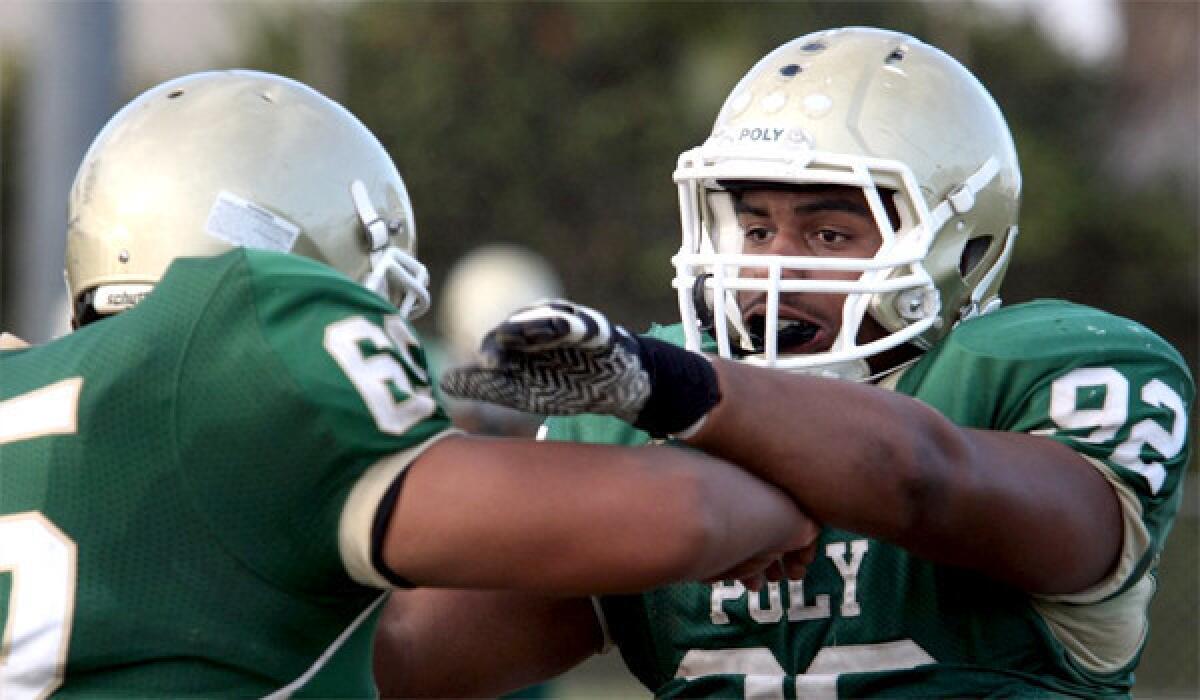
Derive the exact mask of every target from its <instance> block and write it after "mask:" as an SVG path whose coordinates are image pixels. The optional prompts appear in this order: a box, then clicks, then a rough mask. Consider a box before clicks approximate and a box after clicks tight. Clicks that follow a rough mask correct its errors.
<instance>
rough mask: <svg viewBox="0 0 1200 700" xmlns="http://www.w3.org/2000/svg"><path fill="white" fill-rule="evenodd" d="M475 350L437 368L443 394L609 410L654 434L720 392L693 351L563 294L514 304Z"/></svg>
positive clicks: (698, 411)
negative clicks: (470, 358)
mask: <svg viewBox="0 0 1200 700" xmlns="http://www.w3.org/2000/svg"><path fill="white" fill-rule="evenodd" d="M481 353H482V359H481V362H480V363H479V364H477V365H468V366H465V367H459V368H455V369H452V370H450V371H448V372H447V373H446V374H445V375H444V376H443V377H442V381H441V385H442V389H443V390H444V391H445V392H446V393H447V394H448V395H450V396H455V397H459V398H465V399H474V400H476V401H487V402H490V403H496V404H500V405H502V406H508V407H510V408H515V409H517V410H521V411H527V412H530V413H539V414H543V415H577V414H580V413H600V414H607V415H612V416H616V417H617V418H620V419H622V420H624V421H627V422H629V423H632V424H633V425H634V426H635V427H638V428H640V429H642V430H645V431H647V432H649V433H650V434H651V435H654V436H656V437H663V436H665V435H667V434H674V433H677V432H681V431H684V430H686V429H688V428H689V427H691V426H693V425H694V424H696V422H697V421H698V420H700V418H702V417H703V416H704V415H706V414H707V413H708V411H709V410H710V409H711V408H712V406H713V405H715V404H716V402H717V400H719V398H720V395H719V393H718V392H717V383H716V374H715V372H714V371H713V369H712V366H711V365H710V364H709V363H708V361H707V360H706V359H704V358H703V357H702V356H700V355H697V354H695V353H691V352H688V351H686V350H684V349H683V348H679V347H676V346H674V345H670V344H668V343H664V342H662V341H660V340H656V339H654V338H648V337H645V336H635V335H632V334H631V333H629V332H628V331H626V330H625V329H624V328H621V327H620V326H616V325H613V324H612V323H611V322H609V320H608V319H607V318H605V317H604V315H603V314H601V313H600V312H598V311H596V310H594V309H590V308H588V307H586V306H581V305H579V304H575V303H572V302H569V301H563V300H553V301H546V302H541V303H538V304H535V305H533V306H530V307H526V308H524V309H521V310H519V311H516V312H514V313H513V314H512V315H511V316H509V317H508V318H507V319H505V320H504V321H502V322H500V324H499V325H497V326H496V327H495V328H493V329H492V330H491V331H490V332H488V334H487V335H486V336H485V337H484V339H483V344H482V347H481Z"/></svg>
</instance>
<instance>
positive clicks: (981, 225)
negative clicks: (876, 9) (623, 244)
mask: <svg viewBox="0 0 1200 700" xmlns="http://www.w3.org/2000/svg"><path fill="white" fill-rule="evenodd" d="M674 177H675V181H676V183H677V184H678V188H679V202H680V209H681V216H682V224H683V243H682V246H681V248H680V250H679V253H678V254H677V255H676V256H675V257H674V259H673V262H674V265H675V269H676V275H675V279H674V282H673V285H674V287H675V288H676V290H677V293H678V298H679V306H680V310H681V315H682V318H683V321H684V330H685V333H686V337H687V345H688V347H689V348H690V349H693V350H699V349H700V348H701V346H702V344H703V342H704V332H705V331H708V332H711V333H712V334H713V335H714V336H715V340H716V347H717V351H718V353H719V354H720V355H722V356H724V357H737V358H742V359H745V360H747V361H750V362H753V363H757V364H764V365H767V366H777V367H781V368H786V369H794V370H800V371H807V372H817V373H821V374H828V375H833V376H841V377H847V378H855V379H862V378H865V377H867V376H869V375H870V374H871V373H872V372H874V373H878V372H880V371H883V370H886V369H888V368H890V367H891V366H894V364H895V362H896V361H897V360H896V358H900V359H903V358H904V357H905V356H909V357H911V356H912V355H915V354H917V353H919V352H920V351H922V350H925V349H928V348H929V347H931V346H932V345H933V344H935V343H936V342H937V341H938V340H940V339H941V338H942V337H944V336H945V335H946V334H947V333H948V332H949V331H950V329H951V328H952V327H953V326H954V325H955V324H956V323H958V322H959V321H961V320H964V319H966V318H970V317H972V316H974V315H977V314H981V313H986V312H988V311H990V310H993V309H994V308H996V307H997V306H999V303H1000V300H999V297H998V289H999V286H1000V282H1001V279H1002V278H1003V276H1004V272H1005V268H1006V267H1007V264H1008V260H1009V256H1010V254H1011V252H1012V246H1013V242H1014V240H1015V238H1016V234H1017V227H1016V219H1017V209H1018V200H1019V196H1020V188H1021V175H1020V171H1019V169H1018V165H1017V157H1016V152H1015V149H1014V147H1013V142H1012V137H1011V135H1010V133H1009V130H1008V127H1007V125H1006V124H1005V121H1004V117H1003V115H1001V113H1000V111H999V109H998V108H997V107H996V104H995V102H994V101H993V100H992V98H991V96H990V95H989V94H988V93H987V91H986V90H985V89H984V87H983V86H982V85H981V84H980V83H979V81H978V80H976V79H975V77H974V76H972V75H971V74H970V73H969V72H968V71H967V70H966V69H965V68H963V66H962V65H961V64H959V63H958V61H956V60H955V59H953V58H951V57H950V56H948V55H947V54H945V53H943V52H942V51H940V50H938V49H937V48H934V47H932V46H929V45H927V44H924V43H922V42H920V41H918V40H917V39H914V38H912V37H909V36H906V35H904V34H899V33H896V32H892V31H885V30H879V29H869V28H859V27H851V28H844V29H836V30H830V31H823V32H817V33H814V34H809V35H807V36H803V37H800V38H798V39H795V40H793V41H790V42H788V43H787V44H784V45H783V46H781V47H779V48H778V49H776V50H774V51H772V52H771V53H769V54H768V55H767V56H766V57H764V58H763V59H762V60H761V61H759V62H758V64H756V65H755V66H754V67H753V68H752V69H751V70H750V71H749V72H748V73H747V74H746V75H745V77H743V78H742V80H741V81H740V82H739V83H738V84H737V86H736V87H735V88H734V89H733V91H732V92H731V93H730V95H729V98H728V99H727V100H726V102H725V104H724V106H723V107H722V109H721V111H720V113H719V114H718V116H717V120H716V124H715V126H714V128H713V131H712V135H711V136H710V137H709V138H708V140H707V141H705V142H704V144H703V145H701V146H700V147H698V148H694V149H691V150H689V151H686V152H685V153H683V154H682V155H681V156H680V158H679V164H678V168H677V170H676V171H675V175H674ZM864 224H865V225H864ZM849 229H853V230H849ZM714 319H719V322H714Z"/></svg>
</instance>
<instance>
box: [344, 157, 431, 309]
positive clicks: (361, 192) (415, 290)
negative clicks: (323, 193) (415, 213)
mask: <svg viewBox="0 0 1200 700" xmlns="http://www.w3.org/2000/svg"><path fill="white" fill-rule="evenodd" d="M350 196H351V197H352V198H353V199H354V209H355V210H356V211H357V212H358V218H359V219H361V220H362V223H363V228H364V229H365V231H366V234H367V236H366V237H367V245H368V246H369V247H370V249H371V253H370V264H371V270H370V272H368V273H367V276H366V278H364V279H363V280H362V285H363V286H364V287H366V288H367V289H370V290H371V291H373V292H375V293H376V294H378V295H380V296H382V297H383V298H384V299H388V300H390V301H392V302H393V303H394V304H396V307H397V308H398V309H399V310H400V313H401V315H403V316H404V317H405V318H406V319H409V320H411V319H414V318H418V317H420V316H421V315H422V314H424V313H425V312H426V311H428V310H429V271H428V270H426V269H425V266H424V265H422V264H421V263H420V262H419V261H418V260H417V259H416V258H415V257H413V256H412V255H411V254H409V253H407V252H405V251H403V250H401V249H400V248H397V247H396V246H394V245H391V243H390V239H391V233H392V231H393V230H399V228H400V226H402V225H404V224H405V223H407V222H403V221H396V222H389V221H385V220H384V219H383V217H382V216H380V215H379V212H378V211H376V209H375V205H374V204H372V203H371V198H370V197H369V196H368V195H367V186H366V185H365V184H363V181H362V180H355V181H354V182H353V183H351V184H350ZM401 295H402V296H401Z"/></svg>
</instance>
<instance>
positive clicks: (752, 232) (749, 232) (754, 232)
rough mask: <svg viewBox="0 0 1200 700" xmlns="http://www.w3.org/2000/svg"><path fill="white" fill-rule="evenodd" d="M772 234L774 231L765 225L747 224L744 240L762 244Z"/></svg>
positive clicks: (753, 243)
mask: <svg viewBox="0 0 1200 700" xmlns="http://www.w3.org/2000/svg"><path fill="white" fill-rule="evenodd" d="M774 235H775V232H774V231H772V230H771V229H769V228H767V227H766V226H748V227H746V231H745V238H746V242H747V243H749V244H751V245H763V244H764V243H767V242H768V241H770V240H771V237H772V236H774Z"/></svg>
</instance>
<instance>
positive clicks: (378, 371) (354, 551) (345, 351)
mask: <svg viewBox="0 0 1200 700" xmlns="http://www.w3.org/2000/svg"><path fill="white" fill-rule="evenodd" d="M395 314H396V310H395V308H394V307H392V306H391V305H389V304H388V303H387V302H385V301H384V300H382V299H381V298H379V297H378V296H376V295H375V294H373V293H371V292H369V291H367V290H366V289H363V288H362V287H360V286H359V285H357V284H355V283H353V282H352V281H350V280H349V279H347V278H345V277H343V276H342V275H340V274H339V273H337V272H335V271H333V270H332V269H330V268H328V267H325V266H323V265H320V264H318V263H315V262H313V261H310V260H306V259H304V258H300V257H297V256H290V255H280V254H273V253H263V252H255V251H246V250H240V249H238V250H234V251H231V252H229V253H227V254H224V255H221V256H218V257H213V258H204V259H182V260H178V261H176V262H175V263H174V264H173V265H172V266H171V267H170V269H169V270H168V271H167V273H166V275H165V276H164V278H163V279H162V281H161V282H160V283H159V284H158V285H157V286H156V288H155V290H154V292H153V293H152V294H150V295H149V296H148V297H147V298H146V299H145V300H144V301H142V302H141V303H139V304H138V305H137V306H136V307H134V308H133V309H130V310H129V311H126V312H123V313H121V314H119V315H117V316H115V317H112V318H109V319H105V320H102V321H99V322H96V323H93V324H91V325H89V326H87V327H85V328H83V329H81V330H79V331H77V332H75V333H71V334H70V335H68V336H65V337H63V338H61V339H58V340H56V341H54V342H51V343H48V344H46V345H44V346H41V347H36V348H30V349H24V350H10V351H4V352H0V630H2V633H3V634H2V637H0V638H2V640H3V643H2V645H0V696H3V697H4V698H27V697H41V696H44V695H46V694H47V693H49V694H53V695H55V696H61V697H96V696H108V697H122V698H129V697H144V696H160V697H162V696H167V697H187V696H192V697H195V696H208V697H214V696H215V697H232V696H251V695H253V696H263V695H267V694H271V693H278V692H280V691H282V692H283V693H284V694H287V693H294V694H298V695H312V696H325V697H329V696H337V697H345V696H360V697H361V696H374V695H375V694H376V690H375V686H374V682H373V679H372V676H371V666H370V659H371V644H372V637H373V631H374V617H375V613H376V607H375V603H376V601H378V600H379V599H380V597H381V595H382V591H381V590H380V589H381V588H383V587H385V586H386V585H387V582H386V580H385V578H386V576H387V575H388V574H387V572H385V571H380V570H379V567H377V566H373V565H372V560H373V557H374V556H375V552H374V550H373V545H372V539H373V538H377V537H378V534H375V535H373V534H372V529H373V527H374V526H375V523H374V519H375V517H376V512H377V511H382V512H383V513H384V514H386V513H387V512H390V511H389V510H387V507H388V506H386V505H385V506H382V507H381V506H380V503H385V504H387V503H394V496H395V488H396V487H395V485H398V484H399V483H400V482H399V480H398V476H399V475H400V474H401V473H402V471H403V466H404V465H405V464H406V462H403V460H396V459H392V460H387V461H384V462H381V461H380V458H381V457H384V456H386V455H392V454H393V453H396V452H398V451H400V452H403V451H410V452H411V453H412V454H416V451H417V450H419V449H420V448H421V447H422V446H423V445H425V444H428V442H429V441H431V440H433V439H436V438H438V437H439V436H441V435H443V434H445V433H446V431H447V427H448V421H447V419H446V417H445V415H444V413H443V412H442V411H441V410H440V409H439V408H438V406H437V404H436V403H435V401H434V400H433V398H432V397H431V395H430V391H429V386H428V381H427V375H426V369H425V360H424V357H423V354H422V351H421V349H420V347H419V344H418V343H417V341H416V339H415V337H414V336H413V335H412V333H411V331H410V330H409V328H408V327H407V325H405V323H404V322H403V321H402V320H400V318H399V317H398V316H396V315H395Z"/></svg>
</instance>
